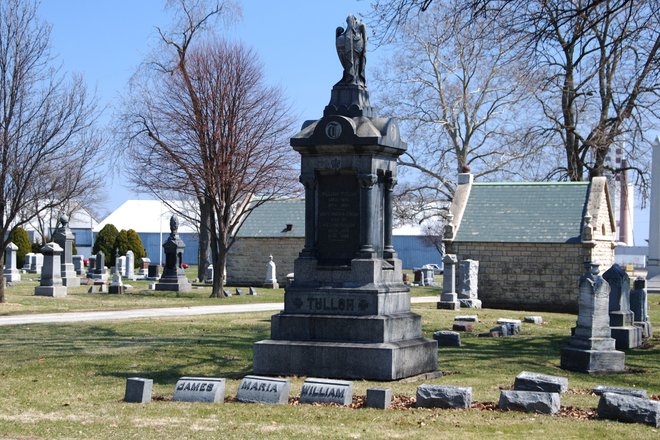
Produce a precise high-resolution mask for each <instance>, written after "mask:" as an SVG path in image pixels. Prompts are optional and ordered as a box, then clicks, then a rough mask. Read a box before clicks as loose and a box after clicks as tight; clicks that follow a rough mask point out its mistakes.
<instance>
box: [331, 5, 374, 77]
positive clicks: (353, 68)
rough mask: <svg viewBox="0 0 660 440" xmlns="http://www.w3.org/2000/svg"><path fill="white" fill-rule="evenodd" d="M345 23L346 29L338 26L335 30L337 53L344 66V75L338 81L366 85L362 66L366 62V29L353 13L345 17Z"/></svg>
mask: <svg viewBox="0 0 660 440" xmlns="http://www.w3.org/2000/svg"><path fill="white" fill-rule="evenodd" d="M346 24H347V26H346V29H344V28H343V27H341V26H340V27H338V28H337V31H336V37H337V40H336V45H337V54H338V55H339V61H340V62H341V65H342V66H343V67H344V76H343V77H342V79H341V81H339V83H343V84H358V85H362V86H365V87H366V84H367V80H366V77H365V75H364V66H365V64H367V30H366V28H365V26H364V24H363V23H362V22H361V21H360V20H358V19H357V18H355V17H354V16H353V15H349V16H348V17H347V18H346Z"/></svg>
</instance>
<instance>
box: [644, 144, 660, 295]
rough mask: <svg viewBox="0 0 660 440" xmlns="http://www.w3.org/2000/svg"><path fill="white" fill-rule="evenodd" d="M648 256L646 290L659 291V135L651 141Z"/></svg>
mask: <svg viewBox="0 0 660 440" xmlns="http://www.w3.org/2000/svg"><path fill="white" fill-rule="evenodd" d="M649 206H650V208H649V211H650V219H649V256H648V261H647V263H646V271H647V274H646V291H647V292H649V293H660V136H658V137H656V138H655V142H653V156H652V158H651V203H650V204H649Z"/></svg>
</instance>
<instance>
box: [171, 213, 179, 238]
mask: <svg viewBox="0 0 660 440" xmlns="http://www.w3.org/2000/svg"><path fill="white" fill-rule="evenodd" d="M178 231H179V221H178V220H177V218H176V215H173V216H172V217H170V232H171V233H172V235H176V233H177V232H178Z"/></svg>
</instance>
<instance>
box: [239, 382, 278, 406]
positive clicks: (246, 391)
mask: <svg viewBox="0 0 660 440" xmlns="http://www.w3.org/2000/svg"><path fill="white" fill-rule="evenodd" d="M290 389H291V381H290V380H289V379H277V378H273V377H263V376H245V377H244V378H243V380H241V384H240V385H239V387H238V393H237V394H236V400H238V401H239V402H255V403H276V404H278V403H279V404H284V403H288V402H289V390H290Z"/></svg>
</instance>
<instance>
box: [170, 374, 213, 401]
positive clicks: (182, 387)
mask: <svg viewBox="0 0 660 440" xmlns="http://www.w3.org/2000/svg"><path fill="white" fill-rule="evenodd" d="M172 400H175V401H181V402H212V403H224V401H225V379H223V378H218V377H182V378H181V379H179V380H178V381H177V383H176V385H175V387H174V397H173V398H172Z"/></svg>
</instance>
